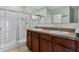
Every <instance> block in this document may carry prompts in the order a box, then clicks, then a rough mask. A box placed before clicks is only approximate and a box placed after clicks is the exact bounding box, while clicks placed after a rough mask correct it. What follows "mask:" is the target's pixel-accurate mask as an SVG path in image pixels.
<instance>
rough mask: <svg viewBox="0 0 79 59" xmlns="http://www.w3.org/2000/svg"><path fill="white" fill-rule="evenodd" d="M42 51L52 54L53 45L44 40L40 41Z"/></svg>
mask: <svg viewBox="0 0 79 59" xmlns="http://www.w3.org/2000/svg"><path fill="white" fill-rule="evenodd" d="M40 51H41V52H52V51H53V49H52V43H51V42H49V41H46V40H43V39H40Z"/></svg>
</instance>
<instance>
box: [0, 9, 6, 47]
mask: <svg viewBox="0 0 79 59" xmlns="http://www.w3.org/2000/svg"><path fill="white" fill-rule="evenodd" d="M5 47H6V11H3V10H0V48H5Z"/></svg>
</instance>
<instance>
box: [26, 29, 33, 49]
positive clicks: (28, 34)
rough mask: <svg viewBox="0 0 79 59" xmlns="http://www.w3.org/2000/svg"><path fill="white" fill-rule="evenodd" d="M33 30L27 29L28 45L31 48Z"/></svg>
mask: <svg viewBox="0 0 79 59" xmlns="http://www.w3.org/2000/svg"><path fill="white" fill-rule="evenodd" d="M31 41H32V40H31V31H29V30H27V46H28V48H30V49H31V47H32V46H31Z"/></svg>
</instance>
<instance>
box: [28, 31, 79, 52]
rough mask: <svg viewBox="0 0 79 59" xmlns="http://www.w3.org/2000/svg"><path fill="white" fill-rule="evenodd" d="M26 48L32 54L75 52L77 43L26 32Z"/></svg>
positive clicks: (62, 38)
mask: <svg viewBox="0 0 79 59" xmlns="http://www.w3.org/2000/svg"><path fill="white" fill-rule="evenodd" d="M27 46H28V48H30V49H31V50H32V51H33V52H75V51H79V41H75V40H71V39H69V38H64V37H59V36H54V35H48V34H45V33H39V32H35V31H30V30H27Z"/></svg>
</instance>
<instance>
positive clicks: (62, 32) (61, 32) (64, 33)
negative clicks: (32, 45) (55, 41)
mask: <svg viewBox="0 0 79 59" xmlns="http://www.w3.org/2000/svg"><path fill="white" fill-rule="evenodd" d="M50 33H54V34H59V35H68V34H69V32H65V31H50Z"/></svg>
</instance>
